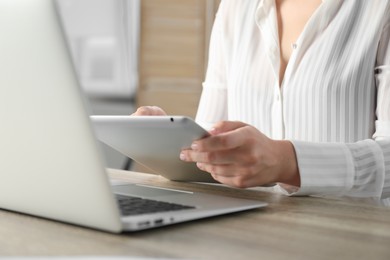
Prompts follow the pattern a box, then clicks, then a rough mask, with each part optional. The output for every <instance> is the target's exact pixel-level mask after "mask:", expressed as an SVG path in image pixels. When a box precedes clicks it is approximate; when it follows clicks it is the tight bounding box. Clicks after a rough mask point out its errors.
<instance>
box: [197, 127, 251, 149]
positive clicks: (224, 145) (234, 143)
mask: <svg viewBox="0 0 390 260" xmlns="http://www.w3.org/2000/svg"><path fill="white" fill-rule="evenodd" d="M248 129H249V126H247V125H242V127H240V128H236V129H234V130H231V131H229V132H225V133H221V134H217V135H212V136H209V137H206V138H203V139H199V140H196V141H194V142H193V143H192V145H191V149H192V150H195V151H199V152H203V151H207V152H213V151H222V150H233V149H236V148H238V147H240V146H241V145H243V144H244V143H245V141H246V139H247V137H248V133H246V132H247V131H248Z"/></svg>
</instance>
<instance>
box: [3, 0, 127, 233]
mask: <svg viewBox="0 0 390 260" xmlns="http://www.w3.org/2000/svg"><path fill="white" fill-rule="evenodd" d="M0 32H1V40H0V118H1V121H2V122H1V127H0V158H1V163H0V180H1V181H0V208H3V209H8V210H12V211H19V212H23V213H28V214H32V215H37V216H42V217H45V218H50V219H56V220H61V221H66V222H70V223H74V224H78V225H83V226H88V227H93V228H99V229H103V230H108V231H114V232H117V231H120V230H121V228H122V225H121V221H120V217H119V211H118V209H117V205H116V202H115V201H114V198H113V195H112V193H111V188H110V185H109V181H108V177H107V174H106V173H105V170H104V167H103V166H104V165H103V164H102V163H101V162H102V159H101V156H100V153H99V149H98V147H97V143H96V141H95V138H94V136H93V132H92V129H91V126H90V124H89V119H88V116H87V114H86V113H85V107H84V102H83V100H82V95H81V93H80V89H79V88H78V87H77V86H78V83H77V79H76V75H75V73H74V71H73V66H72V63H71V59H70V57H69V54H68V52H67V46H66V41H65V39H64V38H63V35H62V31H61V28H60V24H59V22H58V19H57V15H56V11H55V3H54V2H53V1H52V0H2V1H0Z"/></svg>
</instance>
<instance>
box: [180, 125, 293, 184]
mask: <svg viewBox="0 0 390 260" xmlns="http://www.w3.org/2000/svg"><path fill="white" fill-rule="evenodd" d="M210 134H211V136H209V137H206V138H204V139H200V140H197V141H194V142H193V144H192V146H191V149H188V150H183V151H182V152H181V154H180V158H181V159H182V160H183V161H188V162H196V163H197V166H198V168H199V169H201V170H203V171H206V172H209V173H210V174H211V175H212V176H213V178H214V179H215V180H217V181H219V182H221V183H224V184H227V185H230V186H233V187H239V188H247V187H255V186H261V185H267V184H272V183H275V182H281V183H285V184H289V185H293V186H297V187H299V186H300V177H299V172H298V167H297V161H296V156H295V150H294V147H293V145H292V144H291V143H290V142H289V141H275V140H271V139H269V138H268V137H266V136H265V135H264V134H262V133H261V132H260V131H258V130H257V129H256V128H254V127H252V126H250V125H247V124H245V123H242V122H231V121H223V122H220V123H218V124H216V125H215V126H214V128H213V129H212V130H211V131H210Z"/></svg>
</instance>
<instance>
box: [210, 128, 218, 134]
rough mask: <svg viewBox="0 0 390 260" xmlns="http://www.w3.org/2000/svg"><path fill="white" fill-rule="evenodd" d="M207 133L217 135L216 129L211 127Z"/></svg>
mask: <svg viewBox="0 0 390 260" xmlns="http://www.w3.org/2000/svg"><path fill="white" fill-rule="evenodd" d="M209 133H210V134H212V135H215V134H217V129H216V128H215V127H213V128H211V129H210V131H209Z"/></svg>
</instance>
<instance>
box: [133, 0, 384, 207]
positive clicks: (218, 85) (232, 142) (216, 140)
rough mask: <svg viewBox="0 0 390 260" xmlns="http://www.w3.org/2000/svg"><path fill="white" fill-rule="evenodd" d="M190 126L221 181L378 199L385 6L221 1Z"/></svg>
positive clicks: (203, 161)
mask: <svg viewBox="0 0 390 260" xmlns="http://www.w3.org/2000/svg"><path fill="white" fill-rule="evenodd" d="M141 114H142V115H145V114H165V113H164V111H162V110H161V109H160V108H157V107H141V108H140V109H138V110H137V112H136V113H135V115H141ZM196 121H197V122H198V123H200V124H201V125H203V126H204V127H206V128H208V129H210V133H211V137H208V138H205V139H202V140H197V141H195V142H194V143H193V145H192V147H191V148H192V149H191V150H185V151H182V153H181V154H180V158H181V159H182V160H184V161H189V162H196V163H197V165H198V167H199V168H200V169H202V170H204V171H207V172H209V173H210V174H211V175H212V176H213V177H214V178H215V179H216V180H218V181H220V182H221V183H224V184H228V185H231V186H234V187H241V188H246V187H254V186H259V185H266V184H271V183H280V185H279V187H280V188H281V189H282V190H283V191H284V192H286V193H288V194H294V195H308V194H310V195H315V194H321V195H337V196H343V195H345V196H352V197H360V198H362V197H364V198H374V199H379V198H382V199H384V198H387V197H390V1H389V0H370V1H366V0H344V1H342V0H323V1H320V0H257V1H255V0H222V3H221V5H220V8H219V11H218V14H217V17H216V20H215V24H214V28H213V32H212V37H211V43H210V57H209V65H208V70H207V75H206V80H205V82H204V85H203V92H202V97H201V100H200V104H199V108H198V113H197V117H196Z"/></svg>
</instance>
